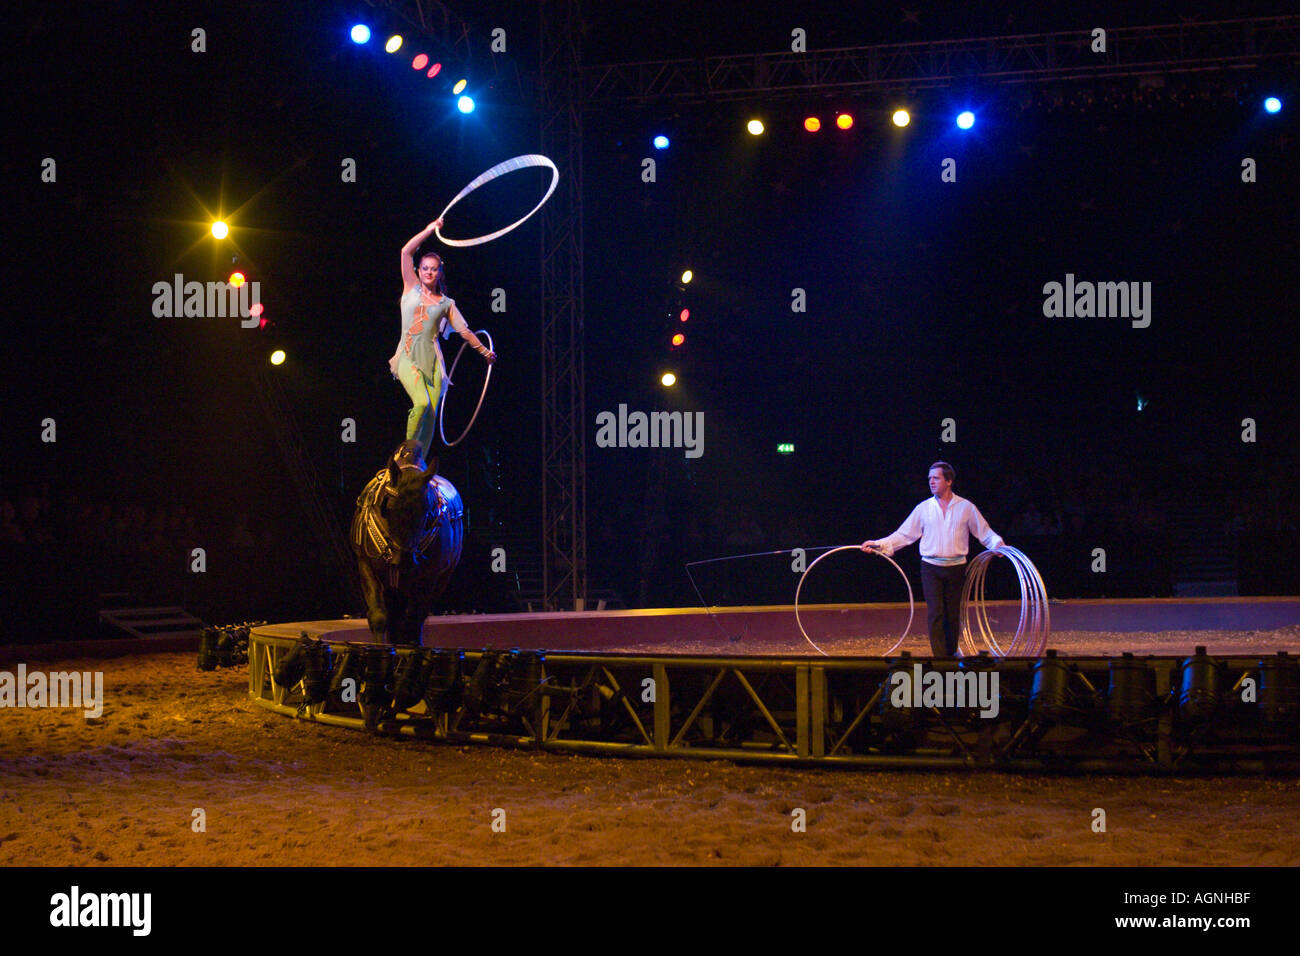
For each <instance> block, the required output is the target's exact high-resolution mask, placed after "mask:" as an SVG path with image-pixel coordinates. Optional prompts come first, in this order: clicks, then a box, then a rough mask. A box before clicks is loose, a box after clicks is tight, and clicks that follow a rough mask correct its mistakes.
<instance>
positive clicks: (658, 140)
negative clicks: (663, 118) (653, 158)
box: [654, 133, 668, 149]
mask: <svg viewBox="0 0 1300 956" xmlns="http://www.w3.org/2000/svg"><path fill="white" fill-rule="evenodd" d="M654 144H655V149H667V148H668V137H667V136H664V135H663V134H662V133H661V134H660V135H658V136H656V137H655V139H654Z"/></svg>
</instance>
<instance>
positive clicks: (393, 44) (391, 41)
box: [384, 33, 402, 53]
mask: <svg viewBox="0 0 1300 956" xmlns="http://www.w3.org/2000/svg"><path fill="white" fill-rule="evenodd" d="M401 48H402V35H401V34H400V33H394V34H393V35H392V36H390V37H389V38H388V42H387V43H385V44H384V50H385V51H386V52H388V53H396V52H397V51H398V50H400V49H401Z"/></svg>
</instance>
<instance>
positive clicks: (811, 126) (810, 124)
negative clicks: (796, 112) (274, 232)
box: [803, 116, 822, 133]
mask: <svg viewBox="0 0 1300 956" xmlns="http://www.w3.org/2000/svg"><path fill="white" fill-rule="evenodd" d="M803 128H804V129H806V130H807V131H808V132H810V133H815V132H817V131H818V130H819V129H821V128H822V121H821V120H819V119H818V118H817V117H815V116H810V117H808V118H807V119H806V120H804V121H803Z"/></svg>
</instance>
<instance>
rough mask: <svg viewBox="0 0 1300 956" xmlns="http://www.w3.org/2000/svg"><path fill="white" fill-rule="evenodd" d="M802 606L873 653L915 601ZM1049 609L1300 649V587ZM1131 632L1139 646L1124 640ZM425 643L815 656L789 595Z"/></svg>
mask: <svg viewBox="0 0 1300 956" xmlns="http://www.w3.org/2000/svg"><path fill="white" fill-rule="evenodd" d="M987 606H988V609H989V620H990V622H991V623H992V624H993V625H994V627H995V629H997V630H999V631H1007V632H1012V631H1014V629H1015V626H1016V623H1017V621H1018V619H1019V614H1020V602H1018V601H989V602H988V603H987ZM799 613H800V616H801V617H802V619H803V623H804V627H805V628H806V629H807V631H808V633H809V635H810V636H811V637H812V638H813V640H815V641H816V642H817V643H818V644H820V645H821V646H822V647H824V648H827V649H828V650H832V647H828V644H829V645H832V646H833V652H834V653H839V654H854V655H862V654H867V655H870V654H873V653H874V654H879V653H881V651H882V650H883V649H884V648H887V647H888V646H889V645H890V644H892V643H893V641H894V640H895V639H896V638H897V637H898V635H899V634H901V633H902V631H903V628H904V626H905V625H906V624H907V616H908V606H907V604H905V603H899V604H821V605H807V606H803V607H800V609H799ZM1050 613H1051V629H1052V632H1053V635H1054V638H1055V639H1054V640H1053V639H1049V641H1048V647H1055V648H1058V649H1059V650H1061V651H1062V652H1063V653H1073V654H1106V653H1116V654H1118V653H1121V652H1123V651H1131V650H1138V651H1139V652H1140V653H1153V652H1156V651H1155V649H1154V647H1153V645H1159V647H1160V649H1161V651H1162V652H1164V653H1184V652H1189V651H1190V650H1191V647H1190V646H1189V645H1188V643H1187V640H1186V637H1185V635H1184V634H1182V633H1180V632H1188V631H1198V632H1199V631H1222V632H1231V633H1224V634H1223V635H1222V637H1221V639H1220V640H1218V641H1216V642H1215V646H1214V647H1212V648H1211V650H1212V652H1215V653H1235V652H1245V653H1251V652H1253V650H1254V649H1255V647H1256V641H1257V640H1262V639H1266V638H1271V637H1273V632H1275V631H1280V630H1285V629H1287V628H1292V629H1295V630H1296V633H1295V634H1292V635H1290V640H1289V642H1287V643H1289V645H1290V647H1291V648H1293V649H1298V650H1300V597H1270V598H1151V599H1144V600H1087V601H1054V602H1052V603H1051V605H1050ZM258 630H259V632H261V633H264V634H266V635H268V636H276V637H298V636H299V635H300V634H301V633H303V632H305V633H306V634H307V635H308V636H310V637H313V638H316V639H318V640H324V641H369V640H370V632H369V628H368V627H367V625H366V622H365V620H364V619H362V618H344V619H341V620H335V621H299V622H292V623H286V624H276V625H266V626H263V627H260V628H258ZM1250 632H1255V633H1254V634H1253V635H1252V634H1251V633H1250ZM1125 635H1133V636H1134V640H1133V641H1126V640H1125ZM1138 635H1141V637H1140V638H1139V637H1138ZM1127 643H1132V644H1134V646H1131V647H1130V646H1125V645H1126V644H1127ZM1270 643H1273V641H1271V640H1270ZM423 644H424V646H426V647H465V648H475V649H478V648H484V647H494V648H500V649H503V650H504V649H509V648H519V649H521V650H547V651H609V652H618V653H630V652H653V653H656V654H673V653H683V654H741V655H751V654H809V655H813V656H817V652H816V651H815V650H813V648H811V647H809V646H808V644H807V642H806V641H804V639H803V636H802V635H801V634H800V633H799V629H798V627H797V626H796V624H795V617H794V608H793V606H792V605H775V606H763V607H723V608H713V609H710V610H704V609H700V608H659V609H647V610H632V611H575V612H559V613H532V614H448V615H442V616H437V617H430V618H429V619H428V620H427V621H425V625H424V639H423ZM1175 644H1176V646H1174V645H1175ZM1139 645H1140V646H1139ZM1272 649H1273V650H1281V649H1286V646H1285V644H1284V645H1279V646H1277V647H1274V648H1272ZM901 650H910V651H912V653H913V654H916V655H918V656H920V655H925V654H928V653H929V641H928V639H927V637H926V625H925V604H924V603H923V602H919V603H918V605H917V610H916V618H915V620H914V621H913V622H912V627H911V630H910V632H909V636H908V638H907V641H906V642H905V643H904V644H903V646H902V648H901Z"/></svg>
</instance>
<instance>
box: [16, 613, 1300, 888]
mask: <svg viewBox="0 0 1300 956" xmlns="http://www.w3.org/2000/svg"><path fill="white" fill-rule="evenodd" d="M1164 637H1168V636H1167V635H1166V636H1153V635H1111V636H1110V637H1109V642H1108V643H1103V644H1102V647H1103V648H1105V649H1107V650H1108V651H1109V652H1110V653H1115V652H1117V650H1136V651H1139V652H1150V653H1171V652H1175V651H1177V652H1186V651H1189V650H1190V648H1191V645H1192V644H1193V643H1206V644H1209V645H1210V648H1211V652H1212V653H1213V652H1215V651H1216V650H1217V651H1218V652H1219V653H1227V652H1229V651H1231V650H1234V649H1236V650H1240V651H1243V652H1249V653H1254V652H1256V651H1261V652H1266V653H1267V652H1271V651H1273V650H1277V649H1283V648H1285V649H1292V650H1294V649H1295V647H1296V643H1297V642H1296V638H1295V635H1294V634H1293V633H1280V632H1262V633H1260V634H1235V635H1231V634H1229V635H1225V634H1221V633H1220V634H1206V633H1201V634H1188V633H1184V634H1181V635H1178V636H1177V647H1176V648H1175V647H1173V646H1168V647H1166V646H1164V645H1165V644H1166V643H1167V642H1166V641H1165V640H1164V639H1163V638H1164ZM1158 638H1159V639H1158ZM1090 639H1096V640H1099V641H1101V640H1102V638H1100V637H1098V636H1097V635H1091V636H1090ZM1058 643H1060V642H1059V641H1054V642H1053V644H1054V646H1055V645H1057V644H1058ZM1074 643H1075V644H1076V646H1074V647H1071V648H1070V649H1071V651H1073V652H1074V653H1086V652H1090V651H1087V650H1085V648H1084V647H1083V646H1082V644H1083V642H1082V641H1076V642H1074ZM1169 643H1172V639H1170V642H1169ZM37 667H39V668H40V669H42V670H47V671H49V670H69V669H74V668H75V669H81V670H93V669H99V670H102V671H103V672H104V681H105V697H106V704H105V709H104V712H103V716H102V717H101V718H99V719H97V720H95V719H92V720H87V719H85V718H84V716H83V715H82V713H81V712H80V711H73V710H56V709H45V710H29V709H20V710H3V711H0V727H2V728H3V731H2V732H0V781H3V788H2V791H0V865H5V866H13V865H74V866H95V865H105V866H160V865H182V866H198V865H207V866H211V865H216V866H224V865H254V866H259V865H345V866H351V865H411V866H422V865H446V864H458V865H516V864H578V865H626V864H639V865H660V864H664V865H697V864H723V865H760V866H772V865H784V866H803V865H860V864H868V865H892V864H902V865H977V866H978V865H989V864H997V865H1028V866H1036V865H1122V866H1132V865H1136V866H1143V865H1162V866H1170V865H1173V866H1180V865H1198V866H1204V865H1209V866H1245V865H1295V864H1297V863H1300V836H1298V835H1297V828H1296V824H1295V821H1296V818H1297V816H1298V815H1300V780H1297V779H1294V778H1265V777H1238V778H1217V779H1207V778H1198V779H1160V778H1149V777H1148V778H1141V777H1138V778H1131V777H1083V778H1053V777H1046V776H1019V775H1010V774H1001V773H987V772H981V773H959V774H941V773H927V772H905V773H904V772H877V771H861V770H833V771H832V770H800V769H786V768H769V767H761V766H759V767H754V766H738V765H734V764H731V763H729V762H726V761H710V762H698V761H679V760H620V759H612V758H596V757H575V756H567V755H557V754H533V753H527V752H520V751H509V750H496V749H490V748H477V747H474V748H461V747H453V746H448V745H439V744H433V743H428V742H419V741H412V740H390V739H375V738H370V737H368V736H367V735H364V734H361V733H358V732H354V731H350V730H346V729H343V728H334V727H325V726H318V725H313V724H309V723H305V722H302V721H295V720H292V719H289V718H286V717H281V716H279V715H276V714H272V713H270V712H268V711H265V710H262V709H261V708H260V707H258V706H257V705H255V704H254V703H253V702H252V701H250V700H249V699H248V696H247V691H248V675H247V668H246V667H245V668H234V669H227V670H221V671H216V672H211V673H203V672H200V671H198V670H196V669H195V655H193V654H188V653H186V654H159V655H153V656H147V657H136V658H119V659H110V660H102V661H85V660H82V661H63V662H57V663H42V664H39V665H32V668H33V669H35V668H37ZM15 668H16V664H6V665H3V669H7V670H9V671H13V670H14V669H15ZM1098 807H1100V808H1103V809H1104V810H1105V811H1106V815H1107V830H1106V832H1105V833H1095V832H1093V830H1092V826H1091V824H1092V820H1093V810H1094V808H1098ZM196 808H202V810H203V811H204V812H205V814H206V832H202V833H196V832H193V830H192V827H191V821H192V819H193V816H192V815H193V812H194V811H195V809H196ZM498 808H499V809H501V810H504V811H505V825H506V826H505V832H493V830H492V820H493V811H494V810H496V809H498ZM795 808H803V809H804V810H805V811H806V813H807V832H805V833H797V832H794V831H793V830H792V827H791V821H792V815H791V814H792V811H793V810H794V809H795ZM498 816H499V815H498Z"/></svg>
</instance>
